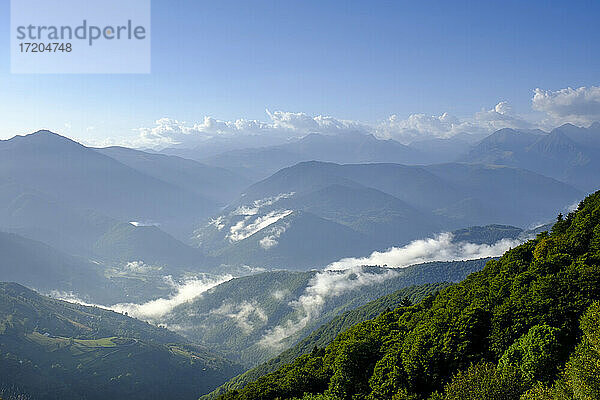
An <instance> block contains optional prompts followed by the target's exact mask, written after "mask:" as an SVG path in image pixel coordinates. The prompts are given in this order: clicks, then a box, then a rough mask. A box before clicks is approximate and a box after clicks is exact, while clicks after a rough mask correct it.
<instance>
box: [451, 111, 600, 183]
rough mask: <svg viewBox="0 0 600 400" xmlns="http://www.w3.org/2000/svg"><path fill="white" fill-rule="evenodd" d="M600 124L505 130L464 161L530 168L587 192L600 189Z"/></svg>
mask: <svg viewBox="0 0 600 400" xmlns="http://www.w3.org/2000/svg"><path fill="white" fill-rule="evenodd" d="M599 159H600V124H599V123H595V124H592V125H591V126H590V127H589V128H580V127H576V126H574V125H571V124H565V125H562V126H560V127H558V128H555V129H553V130H552V131H551V132H549V133H545V132H542V133H531V132H522V131H516V130H513V129H508V128H507V129H502V130H499V131H497V132H494V133H493V134H492V135H490V136H488V137H487V138H485V139H483V140H482V141H481V142H480V143H479V144H477V145H476V146H475V147H474V148H473V149H472V150H471V151H470V152H469V153H468V154H467V155H465V156H464V157H463V158H462V160H463V161H468V162H475V163H485V164H496V165H507V166H514V167H519V168H524V169H528V170H531V171H535V172H538V173H541V174H543V175H546V176H549V177H553V178H555V179H558V180H561V181H563V182H569V183H571V184H573V185H574V186H576V187H578V188H579V189H581V190H584V191H586V192H589V191H594V190H596V189H597V188H598V181H597V176H598V173H600V161H598V160H599Z"/></svg>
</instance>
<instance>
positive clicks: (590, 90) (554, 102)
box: [532, 86, 600, 125]
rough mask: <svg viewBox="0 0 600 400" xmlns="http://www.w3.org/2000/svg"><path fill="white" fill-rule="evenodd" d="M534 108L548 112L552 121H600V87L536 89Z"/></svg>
mask: <svg viewBox="0 0 600 400" xmlns="http://www.w3.org/2000/svg"><path fill="white" fill-rule="evenodd" d="M534 93H535V94H534V96H533V100H532V107H533V109H534V110H537V111H541V112H543V113H545V114H547V115H548V116H549V117H550V119H551V123H553V124H554V125H556V124H563V123H567V122H570V123H573V124H590V123H592V122H596V121H600V87H599V86H590V87H585V86H582V87H580V88H577V89H573V88H570V87H568V88H565V89H560V90H556V91H551V90H542V89H540V88H537V89H535V91H534Z"/></svg>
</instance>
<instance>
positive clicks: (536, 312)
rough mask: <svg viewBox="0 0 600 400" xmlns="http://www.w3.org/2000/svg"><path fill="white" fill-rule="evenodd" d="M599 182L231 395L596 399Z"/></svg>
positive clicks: (599, 294) (599, 342)
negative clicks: (447, 282)
mask: <svg viewBox="0 0 600 400" xmlns="http://www.w3.org/2000/svg"><path fill="white" fill-rule="evenodd" d="M599 299H600V192H596V193H595V194H593V195H591V196H589V197H588V198H586V199H585V200H584V201H583V202H581V203H580V205H579V207H578V209H577V210H576V211H575V212H572V213H570V214H569V215H567V216H566V217H563V216H562V215H559V217H558V221H557V223H556V224H555V225H554V226H553V228H552V230H551V232H549V233H548V232H544V233H541V234H539V235H538V236H537V238H536V239H534V240H530V241H528V242H527V243H525V244H523V245H521V246H518V247H516V248H514V249H511V250H509V251H508V252H506V253H505V254H504V255H503V256H502V257H501V258H500V259H498V260H492V261H490V262H488V263H487V265H486V266H485V268H484V269H483V270H482V271H480V272H476V273H473V274H471V275H469V276H468V277H467V279H465V280H464V281H463V282H461V283H459V284H456V285H453V286H451V287H449V288H447V289H444V290H442V291H441V292H440V293H439V294H438V295H437V296H436V297H430V298H427V299H425V300H424V301H422V302H421V303H419V304H416V305H413V306H409V307H398V308H396V309H395V310H393V311H389V312H384V313H382V314H381V315H379V316H378V317H377V318H375V319H373V320H369V321H366V322H362V323H360V324H357V325H355V326H354V327H352V328H350V329H348V330H346V331H344V332H343V333H341V334H340V335H338V336H337V338H336V339H335V340H334V341H333V342H332V343H331V344H329V345H328V346H326V347H325V348H314V349H313V351H312V352H311V353H310V354H308V355H304V356H301V357H299V358H297V359H296V360H295V361H294V362H292V363H290V364H287V365H285V366H283V367H281V368H280V369H278V370H277V371H275V372H273V373H271V374H268V375H266V376H263V377H261V378H260V379H258V380H256V381H254V382H252V383H250V384H248V385H247V386H246V387H244V388H243V389H241V390H233V391H230V392H228V393H226V394H224V395H222V396H220V398H221V399H248V400H250V399H252V400H256V399H277V398H279V399H286V398H287V399H289V398H304V399H415V400H417V399H432V400H433V399H435V400H439V399H518V398H520V397H522V398H524V399H570V398H576V399H595V398H599V395H600V392H599V391H600V376H599V375H600V374H598V371H599V367H600V328H599V326H600V311H599V309H600V305H599V304H598V302H597V301H598V300H599Z"/></svg>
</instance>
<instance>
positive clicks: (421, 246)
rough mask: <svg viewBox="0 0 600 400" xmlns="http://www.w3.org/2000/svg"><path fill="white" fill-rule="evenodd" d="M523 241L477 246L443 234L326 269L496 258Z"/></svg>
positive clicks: (343, 260)
mask: <svg viewBox="0 0 600 400" xmlns="http://www.w3.org/2000/svg"><path fill="white" fill-rule="evenodd" d="M521 243H522V240H518V239H514V240H513V239H502V240H500V241H498V242H496V243H494V244H491V245H489V244H476V243H469V242H455V241H453V235H452V233H449V232H446V233H441V234H439V235H437V236H436V237H434V238H428V239H419V240H414V241H412V242H410V243H409V244H407V245H406V246H403V247H392V248H391V249H389V250H387V251H383V252H380V251H374V252H373V253H371V255H370V256H368V257H362V258H344V259H341V260H339V261H336V262H334V263H331V264H330V265H328V266H327V269H330V270H338V269H347V268H352V267H356V266H360V265H379V266H386V267H388V268H403V267H408V266H409V265H413V264H420V263H424V262H430V261H457V260H473V259H477V258H486V257H496V256H499V255H501V254H502V253H504V252H505V251H506V250H508V249H510V248H511V247H515V246H518V245H519V244H521Z"/></svg>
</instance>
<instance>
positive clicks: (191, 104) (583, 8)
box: [0, 0, 600, 141]
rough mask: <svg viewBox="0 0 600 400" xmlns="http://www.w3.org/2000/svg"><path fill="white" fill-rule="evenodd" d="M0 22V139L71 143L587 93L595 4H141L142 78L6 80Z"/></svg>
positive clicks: (595, 80) (401, 114)
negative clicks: (281, 115) (146, 63)
mask: <svg viewBox="0 0 600 400" xmlns="http://www.w3.org/2000/svg"><path fill="white" fill-rule="evenodd" d="M0 14H1V16H2V20H3V21H4V23H2V24H0V49H1V50H2V51H0V54H1V55H2V56H0V115H1V116H2V121H3V123H2V126H0V138H8V137H11V136H13V135H14V134H23V133H27V132H29V131H32V130H36V129H38V128H51V129H53V130H58V131H61V132H62V133H64V134H66V135H67V136H70V137H74V138H78V139H81V140H84V141H101V140H102V139H103V138H109V139H114V140H117V141H118V139H119V138H127V137H133V136H135V135H137V133H136V131H135V130H136V129H137V128H140V127H152V126H153V125H154V121H155V120H158V119H160V118H165V117H166V118H172V119H176V120H178V121H186V122H188V123H190V124H193V123H194V122H197V121H202V119H203V118H204V116H212V117H214V118H217V119H220V120H225V121H228V120H236V119H239V118H244V119H258V120H261V121H265V120H266V121H268V119H269V117H268V115H267V114H266V113H265V109H269V110H282V111H290V112H302V113H306V114H308V115H311V116H312V115H328V116H333V117H336V118H338V119H347V120H353V121H361V122H364V123H367V124H377V123H378V122H379V121H383V120H385V119H387V118H388V117H389V116H390V115H392V114H395V115H397V116H398V118H401V119H402V118H408V117H409V116H410V115H411V114H414V113H424V114H427V115H440V114H442V113H444V112H448V113H449V114H451V115H455V116H458V117H459V118H462V117H467V116H470V115H473V114H474V113H475V112H478V111H480V110H482V109H486V110H487V109H491V108H493V107H494V106H495V105H496V104H497V103H498V102H500V101H508V102H510V103H511V105H512V109H513V110H514V112H518V113H519V114H522V115H524V114H529V113H531V112H532V111H531V99H532V97H533V90H534V89H535V88H538V87H539V88H542V89H544V90H550V91H555V90H559V89H563V88H567V87H573V88H578V87H581V86H585V87H593V86H598V85H600V74H599V72H598V71H600V52H599V51H598V50H599V49H598V44H599V42H600V41H599V39H600V28H599V27H598V25H599V24H598V23H597V18H598V15H600V2H598V1H568V2H567V1H502V2H489V1H468V2H467V1H420V2H417V1H410V2H409V1H307V0H304V1H281V0H280V1H227V0H220V1H211V2H205V1H166V0H153V1H152V73H151V74H149V75H11V74H10V60H9V58H8V55H7V54H8V47H9V32H8V25H9V24H8V22H9V15H10V14H9V2H8V1H7V0H4V1H2V3H1V5H0Z"/></svg>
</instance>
